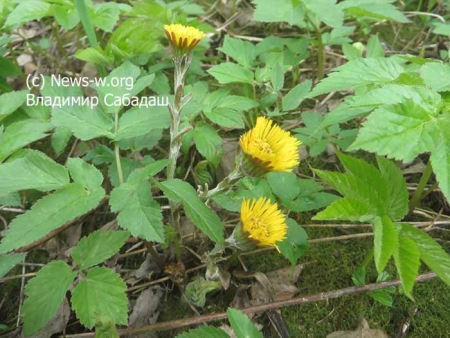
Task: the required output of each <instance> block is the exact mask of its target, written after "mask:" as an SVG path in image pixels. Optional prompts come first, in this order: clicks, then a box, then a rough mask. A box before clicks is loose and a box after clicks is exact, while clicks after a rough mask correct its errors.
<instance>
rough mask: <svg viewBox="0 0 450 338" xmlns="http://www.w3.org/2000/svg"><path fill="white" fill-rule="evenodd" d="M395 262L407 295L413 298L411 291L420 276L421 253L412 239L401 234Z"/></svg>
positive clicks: (395, 252) (395, 253)
mask: <svg viewBox="0 0 450 338" xmlns="http://www.w3.org/2000/svg"><path fill="white" fill-rule="evenodd" d="M394 260H395V266H396V267H397V272H398V275H399V277H400V280H401V281H402V286H403V290H404V292H405V295H407V296H408V297H409V298H412V295H411V291H412V289H413V286H414V282H415V279H416V277H417V275H418V274H419V267H420V251H419V249H418V248H417V246H416V243H415V242H414V241H413V240H412V239H411V238H408V237H404V236H402V233H401V232H400V236H399V239H398V246H397V248H396V250H395V251H394Z"/></svg>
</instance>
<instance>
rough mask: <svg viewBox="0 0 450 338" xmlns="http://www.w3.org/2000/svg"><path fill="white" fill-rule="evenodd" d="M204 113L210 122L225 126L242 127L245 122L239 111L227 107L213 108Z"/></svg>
mask: <svg viewBox="0 0 450 338" xmlns="http://www.w3.org/2000/svg"><path fill="white" fill-rule="evenodd" d="M205 115H206V117H207V118H208V119H210V120H211V121H212V122H214V123H216V124H218V125H219V126H221V127H225V128H237V129H244V127H245V124H244V120H243V118H242V115H241V113H240V112H238V111H236V110H233V109H229V108H215V109H213V110H210V111H205Z"/></svg>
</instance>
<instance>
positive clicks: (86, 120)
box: [51, 104, 114, 141]
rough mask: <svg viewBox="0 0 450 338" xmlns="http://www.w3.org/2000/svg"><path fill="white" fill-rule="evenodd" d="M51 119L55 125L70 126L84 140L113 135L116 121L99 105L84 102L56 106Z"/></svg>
mask: <svg viewBox="0 0 450 338" xmlns="http://www.w3.org/2000/svg"><path fill="white" fill-rule="evenodd" d="M51 121H52V123H53V124H54V125H55V126H58V127H67V128H69V129H70V130H71V131H72V133H73V134H74V135H75V136H76V137H77V138H79V139H80V140H82V141H88V140H91V139H94V138H97V137H101V136H107V137H109V138H112V137H113V133H112V129H113V127H114V122H113V121H112V119H111V118H110V117H109V116H108V115H106V114H105V113H104V112H102V111H101V110H100V108H99V107H98V106H94V107H91V106H89V105H87V104H82V105H78V106H70V105H66V106H63V107H61V108H57V107H55V108H53V111H52V119H51Z"/></svg>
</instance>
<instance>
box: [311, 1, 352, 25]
mask: <svg viewBox="0 0 450 338" xmlns="http://www.w3.org/2000/svg"><path fill="white" fill-rule="evenodd" d="M302 2H303V3H304V4H305V6H306V8H307V9H308V11H309V12H311V13H314V14H315V15H316V16H317V18H318V19H319V20H320V21H322V22H323V23H325V24H326V25H327V26H330V27H340V26H342V22H343V21H344V12H343V11H342V9H341V8H340V6H338V5H336V0H303V1H302Z"/></svg>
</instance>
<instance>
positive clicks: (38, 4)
mask: <svg viewBox="0 0 450 338" xmlns="http://www.w3.org/2000/svg"><path fill="white" fill-rule="evenodd" d="M49 11H50V4H49V3H46V2H44V1H39V0H31V1H25V2H21V3H19V5H18V6H17V7H16V8H14V10H13V11H12V12H11V14H9V16H8V18H7V19H6V22H5V26H8V27H9V26H15V25H22V24H24V23H27V22H29V21H32V20H40V19H42V18H43V17H44V16H46V15H48V14H49Z"/></svg>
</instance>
